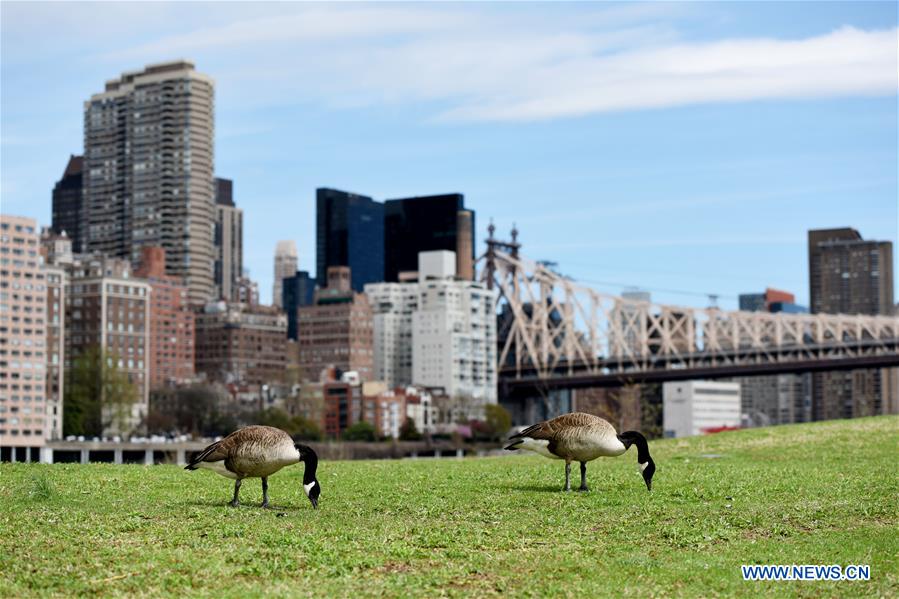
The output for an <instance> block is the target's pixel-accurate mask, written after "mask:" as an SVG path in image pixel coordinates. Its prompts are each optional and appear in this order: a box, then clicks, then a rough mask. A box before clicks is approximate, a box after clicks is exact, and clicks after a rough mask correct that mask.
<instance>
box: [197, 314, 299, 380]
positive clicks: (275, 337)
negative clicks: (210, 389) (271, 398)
mask: <svg viewBox="0 0 899 599" xmlns="http://www.w3.org/2000/svg"><path fill="white" fill-rule="evenodd" d="M196 331H197V332H196V335H197V343H196V370H197V372H198V373H204V374H205V375H206V378H207V379H208V380H210V381H215V382H221V383H235V384H246V385H252V386H255V387H261V386H262V385H270V384H272V383H280V382H283V380H284V377H285V375H286V370H287V352H286V344H287V335H286V333H287V317H286V316H285V315H284V313H283V312H281V311H280V310H278V309H277V308H271V307H267V306H249V305H246V304H227V303H225V302H221V301H220V302H210V303H208V304H206V306H205V308H204V310H203V311H202V312H201V313H198V314H197V317H196Z"/></svg>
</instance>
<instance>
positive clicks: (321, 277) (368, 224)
mask: <svg viewBox="0 0 899 599" xmlns="http://www.w3.org/2000/svg"><path fill="white" fill-rule="evenodd" d="M315 216H316V239H315V245H316V249H315V253H316V255H315V258H316V265H315V266H316V267H315V278H316V280H317V281H319V283H320V284H321V283H323V282H324V281H327V280H328V278H327V271H328V269H329V268H331V267H334V266H346V267H349V268H350V272H351V273H352V281H351V287H352V288H353V290H354V291H357V292H359V293H361V292H362V290H363V288H364V286H365V284H366V283H377V282H380V281H383V280H384V205H383V204H380V203H378V202H376V201H374V200H372V199H371V198H369V197H366V196H361V195H358V194H355V193H348V192H346V191H339V190H337V189H328V188H320V189H317V190H316V215H315Z"/></svg>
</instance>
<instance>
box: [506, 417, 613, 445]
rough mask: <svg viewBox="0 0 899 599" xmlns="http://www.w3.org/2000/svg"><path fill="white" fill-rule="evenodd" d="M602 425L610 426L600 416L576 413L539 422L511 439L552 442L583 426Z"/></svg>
mask: <svg viewBox="0 0 899 599" xmlns="http://www.w3.org/2000/svg"><path fill="white" fill-rule="evenodd" d="M600 423H604V424H608V423H607V422H606V421H605V420H603V419H602V418H600V417H599V416H593V415H592V414H584V413H583V412H574V413H572V414H563V415H562V416H557V417H556V418H553V419H552V420H546V421H544V422H538V423H537V424H535V425H533V426H529V427H528V428H526V429H524V430H523V431H521V432H520V433H518V434H516V435H512V436H511V437H510V438H511V439H516V438H519V437H530V438H532V439H546V440H547V441H550V440H552V439H553V438H555V436H556V435H558V434H559V433H561V432H564V431H568V430H571V429H575V428H579V427H583V426H596V425H598V424H600Z"/></svg>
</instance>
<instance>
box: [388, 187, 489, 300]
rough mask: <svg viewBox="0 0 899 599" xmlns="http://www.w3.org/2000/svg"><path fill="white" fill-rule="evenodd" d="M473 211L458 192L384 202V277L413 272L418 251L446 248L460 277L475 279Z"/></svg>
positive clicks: (396, 278) (391, 277)
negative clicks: (452, 255)
mask: <svg viewBox="0 0 899 599" xmlns="http://www.w3.org/2000/svg"><path fill="white" fill-rule="evenodd" d="M474 227H475V214H474V211H472V210H466V209H465V197H464V196H463V195H462V194H461V193H450V194H444V195H434V196H422V197H414V198H402V199H396V200H387V201H386V202H384V280H385V281H388V282H395V281H399V280H400V278H399V277H400V273H403V272H415V271H416V269H417V268H418V254H419V253H420V252H430V251H437V250H446V251H450V252H454V253H455V256H456V261H457V262H456V273H457V275H458V276H459V278H462V279H466V280H471V279H473V278H474V268H473V261H474V230H475V229H474Z"/></svg>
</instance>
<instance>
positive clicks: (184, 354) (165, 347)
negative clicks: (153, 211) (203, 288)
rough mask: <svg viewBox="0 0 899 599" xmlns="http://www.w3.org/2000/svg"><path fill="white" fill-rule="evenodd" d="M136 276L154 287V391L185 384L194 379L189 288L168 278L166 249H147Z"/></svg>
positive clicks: (151, 304)
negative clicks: (167, 386)
mask: <svg viewBox="0 0 899 599" xmlns="http://www.w3.org/2000/svg"><path fill="white" fill-rule="evenodd" d="M134 274H135V275H136V276H138V277H140V278H142V279H144V280H146V281H147V283H149V284H150V287H151V288H152V293H151V295H150V356H149V358H150V359H149V362H150V371H149V376H150V380H149V385H150V388H151V389H156V388H159V387H164V386H166V385H172V384H178V383H185V382H187V381H189V380H191V379H193V377H194V313H193V311H192V310H191V309H190V306H189V302H188V289H187V286H185V285H184V284H183V283H182V282H181V280H180V279H178V278H176V277H173V276H170V275H167V274H166V271H165V250H164V249H163V248H161V247H159V246H144V247H143V248H142V250H141V262H140V266H138V268H137V269H136V270H135V271H134Z"/></svg>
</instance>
